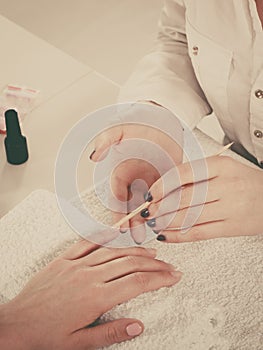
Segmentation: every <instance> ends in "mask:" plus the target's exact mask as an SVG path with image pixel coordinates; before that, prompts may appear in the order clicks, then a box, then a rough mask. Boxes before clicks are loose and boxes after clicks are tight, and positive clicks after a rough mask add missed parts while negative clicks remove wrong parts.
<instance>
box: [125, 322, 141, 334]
mask: <svg viewBox="0 0 263 350" xmlns="http://www.w3.org/2000/svg"><path fill="white" fill-rule="evenodd" d="M126 332H127V334H128V335H129V336H130V337H135V336H136V335H139V334H141V333H142V326H141V325H140V324H139V323H132V324H129V326H127V327H126Z"/></svg>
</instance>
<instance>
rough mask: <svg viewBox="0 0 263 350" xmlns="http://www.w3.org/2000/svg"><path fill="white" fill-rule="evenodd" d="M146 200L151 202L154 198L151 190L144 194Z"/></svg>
mask: <svg viewBox="0 0 263 350" xmlns="http://www.w3.org/2000/svg"><path fill="white" fill-rule="evenodd" d="M144 200H145V202H151V201H152V200H153V196H152V194H151V192H150V191H148V192H146V193H145V194H144Z"/></svg>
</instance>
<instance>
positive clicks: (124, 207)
mask: <svg viewBox="0 0 263 350" xmlns="http://www.w3.org/2000/svg"><path fill="white" fill-rule="evenodd" d="M158 117H159V121H158ZM140 118H141V120H142V123H143V125H142V124H138V123H137V122H136V120H138V119H140ZM169 118H170V119H171V120H170V119H169ZM121 120H123V124H121V125H119V126H115V127H112V128H110V129H108V130H106V131H104V132H103V133H101V134H100V135H99V136H98V137H97V138H96V140H95V151H94V152H93V154H92V155H91V159H92V160H93V161H95V162H98V161H100V160H102V159H104V158H105V154H107V151H109V149H110V148H111V147H112V146H113V145H115V146H114V148H113V155H112V156H113V157H115V158H118V157H119V158H120V159H125V156H127V157H126V159H125V160H124V161H121V162H120V164H119V165H118V166H117V167H116V168H115V169H114V171H113V172H112V178H111V186H112V192H113V195H114V196H115V197H116V198H117V202H118V204H117V206H116V205H115V209H114V212H113V223H116V222H118V221H119V220H120V219H121V218H122V217H123V216H125V215H126V214H127V213H130V212H131V211H133V210H134V209H136V208H137V207H138V206H139V205H141V204H142V203H143V202H144V194H145V193H146V192H147V191H148V189H149V188H150V186H151V185H152V184H153V183H154V182H155V181H156V180H157V179H158V178H159V177H160V176H161V175H162V174H164V173H165V172H166V171H168V170H169V169H170V168H171V167H172V166H174V165H176V164H179V163H181V161H182V156H183V154H182V148H181V146H182V142H183V141H182V140H183V130H182V126H181V124H180V122H179V121H178V119H176V117H174V116H171V112H169V111H167V110H165V109H164V108H162V107H156V106H149V105H145V104H135V105H134V107H132V108H131V109H129V111H128V113H127V114H125V115H124V116H122V119H121ZM134 120H135V121H134ZM154 122H155V124H154ZM158 123H159V124H160V125H159V124H158ZM162 123H163V124H164V125H165V126H166V132H164V131H163V130H165V127H164V125H162ZM167 129H168V130H169V131H170V135H168V134H167ZM127 140H128V141H127ZM123 141H126V144H125V142H123ZM116 145H117V146H116ZM162 152H163V153H162ZM131 154H135V155H137V156H131ZM164 154H166V155H167V157H168V158H169V157H170V158H169V159H170V162H169V161H167V158H166V157H164ZM153 159H155V164H156V166H153V164H151V161H152V160H153ZM153 163H154V162H153ZM136 180H142V181H136ZM143 223H144V220H143V219H142V218H141V217H140V215H137V216H135V217H134V218H133V219H132V220H130V222H127V223H126V224H123V225H122V227H121V231H124V232H125V231H126V230H127V228H130V229H131V234H132V237H133V239H134V241H135V242H136V243H138V244H139V243H142V242H143V241H144V240H145V226H144V225H143Z"/></svg>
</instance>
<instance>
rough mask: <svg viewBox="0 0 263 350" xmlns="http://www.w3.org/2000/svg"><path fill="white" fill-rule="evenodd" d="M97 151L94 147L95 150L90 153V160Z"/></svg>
mask: <svg viewBox="0 0 263 350" xmlns="http://www.w3.org/2000/svg"><path fill="white" fill-rule="evenodd" d="M95 152H96V150H95V149H94V151H93V152H92V153H91V154H90V156H89V159H90V160H92V157H93V155H94V154H95Z"/></svg>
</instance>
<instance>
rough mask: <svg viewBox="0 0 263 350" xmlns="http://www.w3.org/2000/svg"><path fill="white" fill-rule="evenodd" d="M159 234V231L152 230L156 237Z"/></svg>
mask: <svg viewBox="0 0 263 350" xmlns="http://www.w3.org/2000/svg"><path fill="white" fill-rule="evenodd" d="M160 232H161V231H160V230H153V233H155V234H156V235H158V234H159V233H160Z"/></svg>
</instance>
